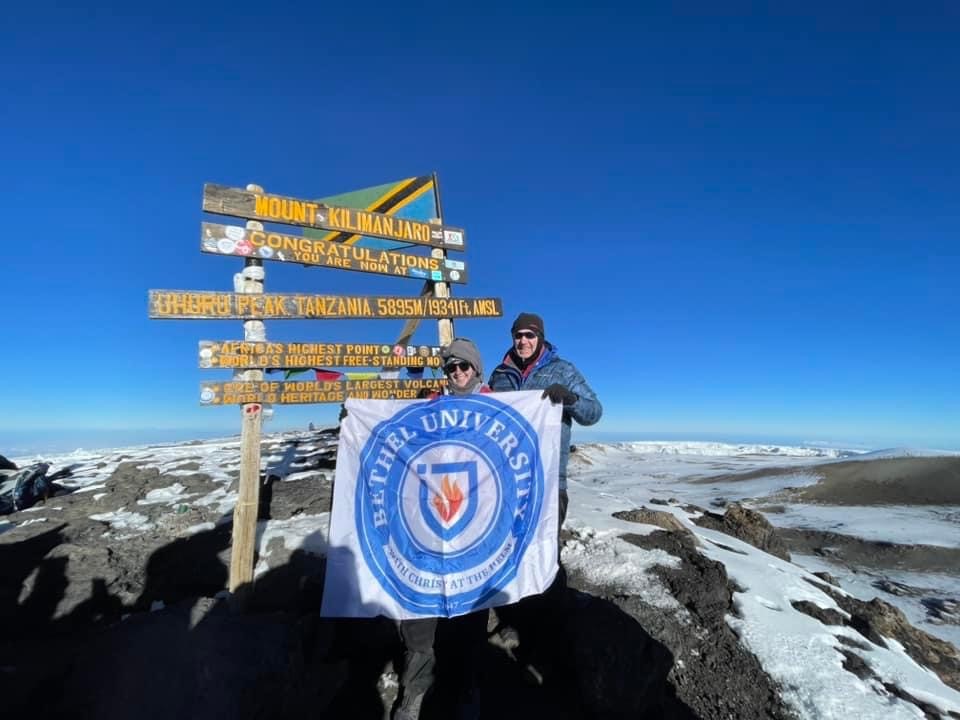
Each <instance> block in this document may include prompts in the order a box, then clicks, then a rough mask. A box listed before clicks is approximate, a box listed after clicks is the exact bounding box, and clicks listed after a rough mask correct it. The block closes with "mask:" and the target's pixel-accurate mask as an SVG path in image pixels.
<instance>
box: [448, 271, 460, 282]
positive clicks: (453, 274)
mask: <svg viewBox="0 0 960 720" xmlns="http://www.w3.org/2000/svg"><path fill="white" fill-rule="evenodd" d="M450 279H451V280H459V279H460V271H459V270H451V271H450Z"/></svg>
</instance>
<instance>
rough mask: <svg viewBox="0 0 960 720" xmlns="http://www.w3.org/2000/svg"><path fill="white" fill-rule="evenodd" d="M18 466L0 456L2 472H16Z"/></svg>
mask: <svg viewBox="0 0 960 720" xmlns="http://www.w3.org/2000/svg"><path fill="white" fill-rule="evenodd" d="M16 469H17V464H16V463H15V462H13V461H12V460H7V459H6V458H5V457H4V456H3V455H0V470H16Z"/></svg>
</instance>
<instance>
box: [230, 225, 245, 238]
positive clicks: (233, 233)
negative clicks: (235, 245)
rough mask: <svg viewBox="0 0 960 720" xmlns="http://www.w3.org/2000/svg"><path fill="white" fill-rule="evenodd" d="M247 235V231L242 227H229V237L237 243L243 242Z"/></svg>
mask: <svg viewBox="0 0 960 720" xmlns="http://www.w3.org/2000/svg"><path fill="white" fill-rule="evenodd" d="M246 234H247V231H246V230H244V229H243V228H241V227H236V226H234V225H229V226H228V227H227V237H228V238H230V239H231V240H233V241H234V242H237V241H239V240H243V238H244V236H245V235H246Z"/></svg>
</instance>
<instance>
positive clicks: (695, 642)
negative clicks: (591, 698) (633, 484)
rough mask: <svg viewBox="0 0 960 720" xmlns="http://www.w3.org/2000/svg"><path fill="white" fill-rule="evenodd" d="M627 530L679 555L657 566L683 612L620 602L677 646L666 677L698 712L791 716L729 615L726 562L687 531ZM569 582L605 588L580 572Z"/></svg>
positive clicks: (644, 543)
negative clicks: (674, 563)
mask: <svg viewBox="0 0 960 720" xmlns="http://www.w3.org/2000/svg"><path fill="white" fill-rule="evenodd" d="M622 537H623V539H624V540H626V541H627V542H630V543H632V544H634V545H637V546H638V547H643V548H648V549H660V550H664V551H666V552H667V553H669V554H671V555H673V556H675V557H678V558H679V559H680V561H681V562H680V567H679V568H656V569H655V570H654V572H655V573H656V574H657V575H658V577H659V578H660V579H661V580H662V581H663V582H664V583H665V584H666V585H667V587H668V588H669V589H670V592H671V593H672V594H673V595H674V597H675V598H676V599H677V601H678V602H679V603H680V604H681V605H682V606H683V607H684V608H685V609H686V610H687V612H688V613H689V614H688V615H686V616H685V617H683V618H681V617H677V616H673V615H671V614H670V613H668V612H665V611H664V610H663V609H662V608H653V607H650V606H649V605H646V604H645V603H643V602H642V601H640V600H639V599H638V598H617V599H615V602H616V603H617V605H619V606H620V607H621V608H623V609H624V610H625V611H626V612H627V613H629V614H630V615H631V616H632V617H634V618H635V619H636V620H637V621H638V622H639V623H640V624H641V625H642V626H643V628H644V629H645V630H646V631H647V632H649V633H650V634H651V635H652V636H653V637H654V638H655V639H657V640H658V641H660V642H662V643H663V644H664V645H665V646H666V647H667V648H668V649H669V650H670V652H671V653H672V654H673V657H674V658H675V662H674V666H673V669H672V670H671V672H670V675H669V676H668V680H669V682H670V683H671V684H672V685H673V686H674V687H675V688H676V695H677V699H678V700H679V701H681V702H683V703H684V704H685V705H686V706H687V707H689V708H690V710H692V712H693V717H696V718H717V719H718V720H719V719H720V718H724V719H726V718H757V719H759V718H784V719H786V718H791V717H792V715H791V713H790V712H789V711H788V710H787V709H786V708H785V707H784V705H783V703H782V701H781V700H780V698H779V691H778V688H777V686H776V684H775V683H774V682H773V681H772V680H771V679H770V677H769V676H768V675H767V674H766V673H765V672H764V670H763V668H762V667H761V666H760V663H759V662H758V661H757V659H756V658H755V657H754V656H753V655H752V654H750V653H749V652H748V651H747V650H745V649H744V647H743V646H742V645H741V644H740V641H739V640H738V639H737V637H736V635H735V634H734V633H733V631H732V630H731V629H730V627H729V625H728V624H727V622H726V619H725V618H726V615H728V614H730V615H736V612H735V609H734V606H733V601H732V598H733V592H734V585H733V583H731V582H730V581H729V579H728V578H727V574H726V569H725V568H724V566H723V565H722V564H721V563H717V562H714V561H713V560H710V559H709V558H706V557H704V556H703V555H701V554H700V553H699V552H698V551H697V549H696V546H695V545H694V540H693V536H692V535H690V534H687V533H676V532H663V531H657V532H653V533H650V534H649V535H624V536H622ZM571 583H573V584H576V583H581V587H582V589H586V590H587V591H588V592H591V593H594V594H599V595H602V594H603V589H602V588H596V587H589V586H583V585H582V580H581V579H578V578H573V577H572V576H571ZM654 717H656V716H654Z"/></svg>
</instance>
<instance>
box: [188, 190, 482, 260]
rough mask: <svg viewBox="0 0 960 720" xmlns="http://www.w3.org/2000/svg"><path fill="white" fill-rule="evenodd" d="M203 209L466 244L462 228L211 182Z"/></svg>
mask: <svg viewBox="0 0 960 720" xmlns="http://www.w3.org/2000/svg"><path fill="white" fill-rule="evenodd" d="M203 209H204V211H206V212H209V213H215V214H217V215H232V216H233V217H242V218H247V219H249V220H261V221H266V222H275V223H282V224H284V225H300V226H302V227H310V228H319V229H321V230H332V231H334V232H344V233H350V234H358V235H369V236H372V237H379V238H386V239H387V240H394V241H396V242H402V243H412V244H414V245H429V246H431V247H438V248H443V249H445V250H463V249H464V248H465V246H466V240H465V237H466V233H465V232H464V230H463V228H455V227H450V226H448V225H432V224H431V223H426V222H422V221H420V220H410V219H407V218H399V217H396V216H394V215H384V214H383V213H378V212H370V211H368V210H355V209H353V208H345V207H334V206H332V205H323V204H322V203H319V202H315V201H312V200H299V199H297V198H292V197H286V196H284V195H272V194H268V193H258V192H252V191H249V190H242V189H240V188H230V187H226V186H225V185H214V184H211V183H207V184H205V185H204V186H203Z"/></svg>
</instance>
